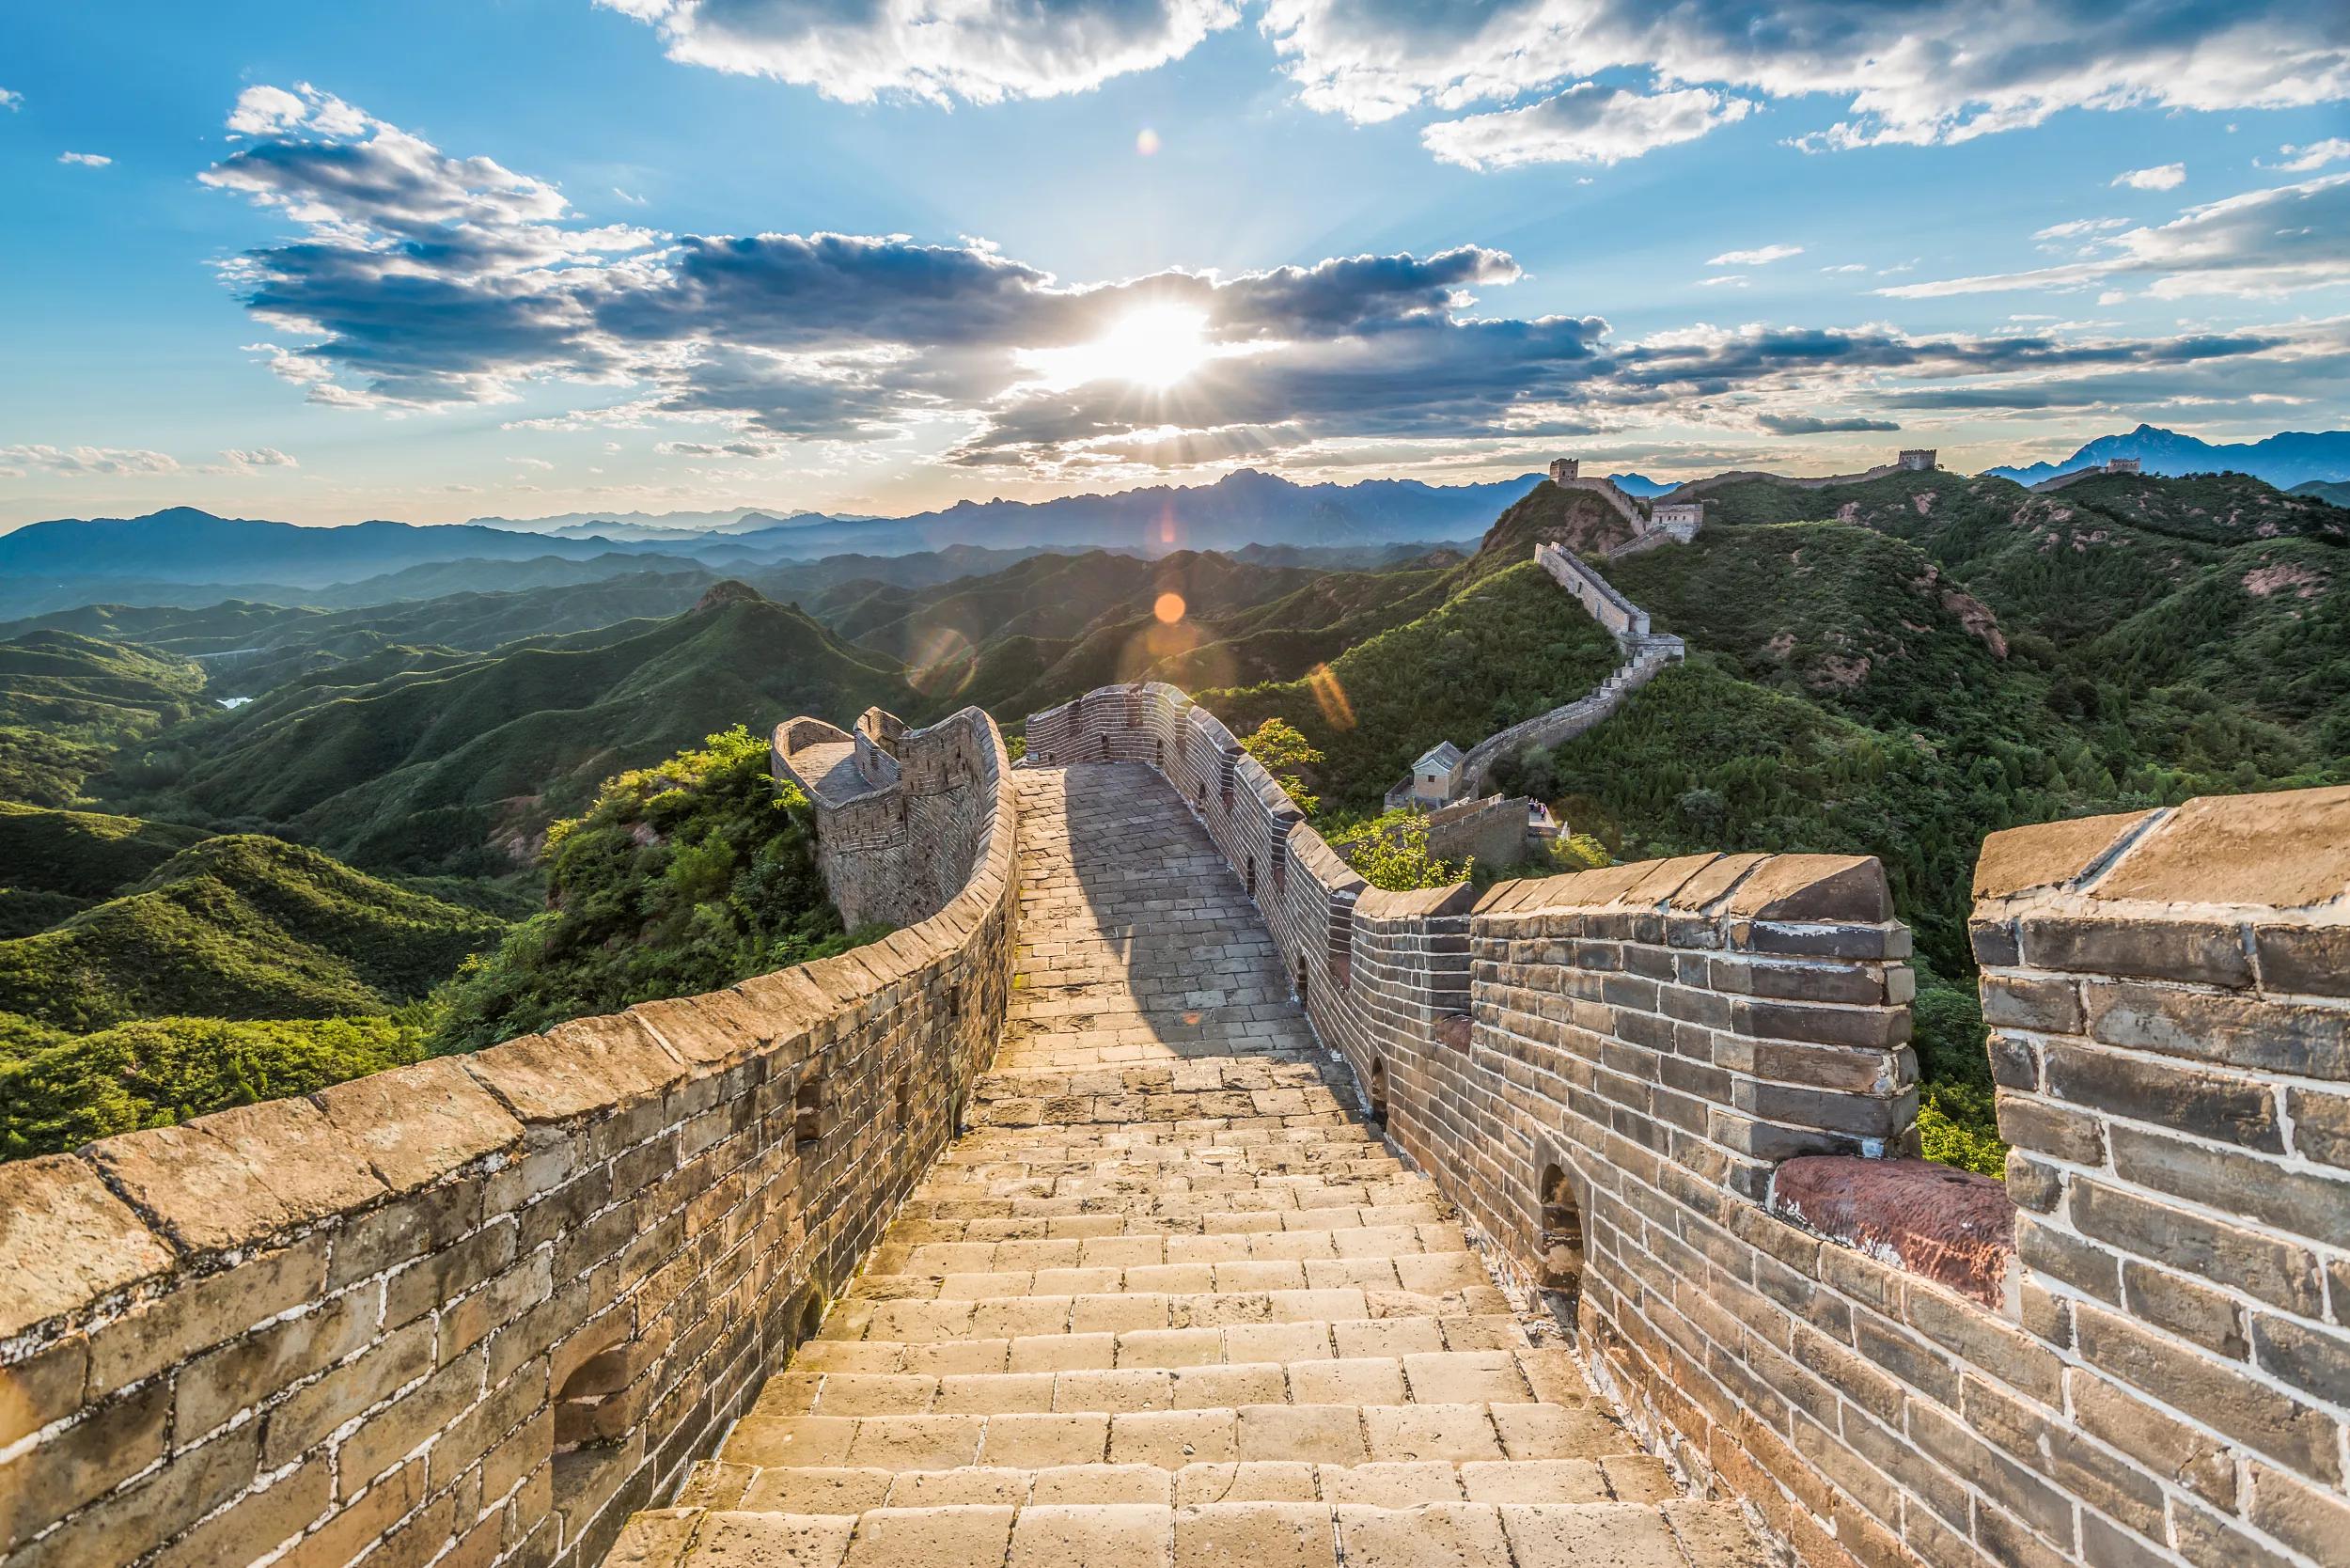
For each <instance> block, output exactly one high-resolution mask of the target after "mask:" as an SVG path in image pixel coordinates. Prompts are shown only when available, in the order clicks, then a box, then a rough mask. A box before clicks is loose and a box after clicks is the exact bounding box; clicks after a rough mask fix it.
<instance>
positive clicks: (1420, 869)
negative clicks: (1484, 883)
mask: <svg viewBox="0 0 2350 1568" xmlns="http://www.w3.org/2000/svg"><path fill="white" fill-rule="evenodd" d="M1329 843H1330V847H1331V848H1332V849H1334V850H1337V851H1338V852H1339V853H1340V855H1344V856H1346V863H1347V864H1348V865H1350V866H1352V867H1354V868H1355V870H1358V871H1360V872H1361V873H1362V875H1363V880H1364V881H1365V882H1368V883H1370V884H1371V886H1373V887H1384V888H1386V889H1387V891H1388V892H1390V893H1406V892H1409V891H1411V890H1412V889H1413V888H1415V887H1449V886H1451V885H1452V884H1454V883H1456V882H1466V881H1467V880H1468V878H1469V873H1470V872H1471V871H1472V870H1475V869H1476V861H1475V860H1474V858H1472V857H1466V856H1465V857H1463V858H1462V859H1460V860H1457V861H1451V860H1440V859H1438V858H1437V857H1436V856H1434V855H1431V854H1429V853H1428V819H1427V818H1426V817H1424V816H1422V815H1421V814H1420V813H1419V812H1418V811H1413V810H1408V809H1405V808H1401V807H1399V808H1396V809H1395V810H1392V811H1382V812H1381V813H1379V815H1377V816H1375V817H1373V818H1371V820H1370V821H1368V822H1360V823H1355V824H1354V825H1353V826H1352V827H1345V828H1340V829H1339V830H1338V831H1337V832H1336V833H1334V834H1332V835H1331V836H1330V839H1329Z"/></svg>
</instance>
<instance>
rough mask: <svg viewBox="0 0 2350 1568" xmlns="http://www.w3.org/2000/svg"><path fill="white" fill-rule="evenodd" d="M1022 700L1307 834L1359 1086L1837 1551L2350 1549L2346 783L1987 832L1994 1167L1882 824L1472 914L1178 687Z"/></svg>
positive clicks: (1335, 1010)
mask: <svg viewBox="0 0 2350 1568" xmlns="http://www.w3.org/2000/svg"><path fill="white" fill-rule="evenodd" d="M1028 732H1029V756H1030V757H1031V758H1032V759H1033V760H1037V761H1039V762H1044V763H1050V762H1058V761H1064V760H1082V759H1084V758H1088V757H1092V756H1096V755H1100V754H1102V752H1103V750H1104V748H1105V747H1106V748H1107V754H1108V755H1111V756H1114V757H1118V758H1121V759H1125V760H1142V761H1153V760H1161V765H1162V766H1163V767H1164V768H1165V769H1166V770H1167V773H1168V776H1169V777H1170V778H1171V779H1173V780H1174V781H1175V782H1176V784H1177V787H1178V788H1179V789H1181V790H1183V792H1184V798H1185V799H1186V800H1188V801H1192V802H1193V803H1194V805H1195V808H1197V809H1199V811H1200V813H1201V815H1202V818H1203V820H1204V821H1205V822H1206V823H1207V824H1208V827H1209V831H1210V832H1211V834H1212V835H1214V837H1215V839H1216V841H1217V843H1218V844H1219V845H1221V846H1223V847H1224V850H1225V853H1226V854H1227V855H1235V854H1236V852H1237V854H1238V855H1260V854H1261V845H1263V844H1264V843H1266V842H1267V841H1268V840H1271V841H1274V842H1277V843H1279V844H1280V845H1281V846H1282V848H1281V852H1280V861H1281V863H1282V864H1283V865H1284V866H1285V868H1286V870H1285V872H1284V874H1283V875H1282V876H1281V877H1279V878H1277V879H1276V880H1274V881H1271V882H1268V881H1267V880H1266V879H1265V878H1264V877H1263V876H1262V874H1261V873H1260V875H1259V876H1258V878H1257V880H1256V883H1255V891H1256V896H1257V899H1258V902H1259V903H1260V905H1261V907H1262V908H1263V910H1264V913H1265V916H1266V919H1267V923H1268V925H1269V926H1270V927H1271V929H1272V931H1273V933H1274V936H1275V939H1276V941H1277V943H1278V944H1279V946H1280V948H1281V950H1282V953H1283V955H1284V962H1285V964H1286V965H1287V966H1288V967H1289V968H1290V970H1291V972H1292V974H1293V976H1294V977H1299V978H1300V980H1301V984H1300V989H1301V991H1302V993H1303V995H1304V996H1305V999H1306V1002H1307V1008H1308V1013H1309V1015H1310V1016H1311V1018H1312V1020H1313V1023H1314V1027H1315V1028H1316V1029H1317V1031H1318V1032H1319V1033H1320V1036H1321V1038H1322V1039H1323V1041H1324V1043H1326V1044H1328V1045H1329V1046H1330V1047H1331V1048H1333V1049H1334V1050H1337V1051H1339V1052H1340V1054H1342V1055H1343V1056H1344V1057H1345V1058H1347V1060H1348V1061H1349V1062H1350V1063H1351V1064H1352V1065H1353V1067H1354V1070H1355V1074H1356V1076H1357V1080H1358V1083H1359V1085H1360V1088H1361V1091H1362V1094H1363V1097H1364V1100H1365V1102H1366V1104H1367V1105H1373V1106H1375V1107H1376V1109H1377V1110H1378V1111H1379V1112H1380V1114H1382V1115H1383V1116H1384V1117H1385V1119H1386V1122H1387V1130H1388V1133H1389V1136H1390V1137H1392V1138H1393V1139H1394V1141H1395V1142H1396V1144H1397V1146H1398V1147H1399V1148H1400V1149H1402V1151H1403V1152H1405V1153H1406V1154H1408V1155H1409V1156H1411V1157H1412V1158H1413V1159H1414V1160H1416V1161H1417V1162H1418V1164H1419V1165H1420V1166H1421V1167H1422V1168H1425V1169H1426V1170H1428V1171H1429V1173H1430V1174H1431V1175H1432V1176H1433V1177H1434V1178H1435V1180H1436V1181H1437V1182H1438V1184H1440V1185H1441V1186H1442V1187H1443V1188H1444V1190H1445V1191H1446V1193H1447V1194H1448V1196H1449V1197H1450V1198H1451V1199H1452V1200H1454V1201H1455V1202H1457V1203H1458V1204H1459V1205H1460V1206H1461V1208H1462V1210H1463V1212H1464V1214H1465V1215H1466V1216H1467V1217H1468V1219H1469V1221H1470V1222H1471V1224H1472V1226H1473V1228H1474V1229H1475V1230H1477V1231H1479V1232H1480V1233H1481V1237H1482V1239H1483V1241H1484V1243H1485V1244H1486V1246H1487V1248H1488V1255H1489V1257H1491V1258H1492V1259H1493V1260H1494V1261H1495V1262H1496V1264H1497V1266H1499V1267H1500V1268H1501V1269H1502V1270H1503V1272H1505V1274H1508V1275H1510V1276H1512V1277H1514V1278H1517V1279H1518V1280H1520V1281H1522V1282H1524V1283H1527V1284H1528V1285H1539V1286H1543V1287H1544V1288H1545V1289H1546V1290H1547V1291H1548V1293H1549V1294H1547V1296H1546V1299H1547V1300H1548V1301H1550V1302H1551V1304H1552V1305H1553V1306H1554V1307H1555V1308H1557V1309H1559V1310H1561V1311H1562V1312H1565V1313H1568V1314H1570V1315H1571V1317H1572V1320H1573V1322H1574V1323H1575V1326H1576V1327H1577V1329H1578V1331H1579V1333H1580V1337H1581V1341H1582V1345H1583V1348H1584V1350H1585V1352H1586V1359H1587V1362H1588V1363H1589V1364H1590V1366H1591V1368H1592V1370H1593V1372H1594V1373H1595V1375H1596V1376H1598V1377H1599V1378H1600V1379H1601V1380H1602V1381H1603V1382H1605V1383H1606V1384H1607V1385H1609V1386H1610V1387H1611V1388H1613V1390H1614V1391H1615V1392H1616V1393H1617V1394H1618V1396H1619V1397H1620V1398H1621V1400H1622V1403H1623V1404H1624V1406H1625V1408H1626V1410H1627V1412H1628V1413H1629V1414H1630V1415H1631V1417H1632V1418H1633V1419H1634V1420H1635V1422H1636V1424H1637V1426H1638V1427H1639V1428H1640V1429H1641V1430H1642V1431H1644V1432H1645V1433H1646V1434H1647V1435H1649V1437H1650V1438H1651V1439H1652V1440H1653V1443H1654V1445H1655V1446H1656V1447H1657V1448H1658V1449H1659V1450H1661V1451H1664V1452H1666V1453H1668V1454H1669V1455H1670V1456H1671V1457H1672V1458H1673V1459H1674V1460H1675V1461H1676V1463H1677V1464H1678V1465H1679V1466H1680V1467H1681V1468H1682V1470H1683V1471H1684V1474H1685V1475H1686V1476H1687V1477H1689V1478H1690V1479H1691V1480H1693V1481H1694V1482H1698V1483H1699V1484H1700V1485H1703V1486H1706V1487H1709V1488H1711V1489H1713V1490H1715V1491H1716V1492H1718V1493H1722V1494H1727V1495H1734V1496H1737V1497H1741V1498H1743V1499H1744V1500H1746V1501H1747V1503H1748V1505H1749V1506H1750V1508H1751V1509H1752V1511H1753V1512H1754V1513H1755V1514H1756V1516H1757V1517H1758V1518H1759V1520H1760V1521H1761V1522H1762V1523H1763V1525H1764V1526H1765V1527H1766V1528H1767V1529H1769V1530H1770V1531H1771V1532H1772V1533H1773V1534H1774V1535H1775V1536H1777V1537H1778V1539H1779V1540H1780V1541H1782V1542H1784V1543H1786V1544H1789V1545H1790V1546H1791V1548H1792V1549H1793V1551H1794V1554H1795V1555H1796V1556H1797V1558H1798V1559H1799V1560H1803V1561H1806V1562H1813V1563H1821V1564H1832V1565H1838V1568H1841V1565H1844V1564H1851V1563H1858V1564H1865V1565H1868V1568H1878V1565H1884V1564H1930V1565H1933V1568H1946V1565H1974V1564H1997V1565H2000V1568H2040V1565H2043V1564H2049V1565H2053V1564H2059V1563H2066V1562H2086V1563H2090V1564H2093V1565H2097V1568H2151V1565H2154V1564H2168V1565H2170V1568H2180V1565H2190V1568H2223V1565H2224V1568H2243V1565H2247V1564H2253V1565H2259V1568H2288V1565H2290V1568H2332V1565H2337V1564H2342V1563H2343V1562H2346V1561H2350V1493H2345V1488H2344V1477H2345V1470H2346V1469H2350V1450H2346V1449H2345V1443H2350V1326H2346V1325H2350V790H2317V791H2304V792H2296V793H2292V794H2284V795H2266V796H2252V797H2241V798H2225V799H2213V800H2203V801H2196V802H2192V803H2190V804H2188V805H2187V806H2185V807H2182V808H2177V809H2176V810H2174V811H2170V812H2163V813H2148V814H2145V815H2143V816H2137V817H2130V818H2123V819H2102V820H2098V821H2094V822H2090V823H2054V824H2049V825H2047V826H2045V827H2036V828H2026V829H2018V830H2015V831H2013V832H2011V833H2006V834H2000V835H1996V836H1995V837H1994V838H1993V839H1991V840H1990V841H1989V843H1987V844H1986V846H1985V848H1984V853H1983V856H1982V867H1981V869H1980V871H1979V875H1978V884H1977V895H1978V900H1979V907H1978V910H1977V917H1976V925H1975V940H1976V946H1977V953H1978V956H1979V957H1980V959H1981V960H1982V964H1983V965H1984V977H1983V1002H1984V1011H1985V1014H1986V1017H1987V1018H1988V1019H1989V1020H1990V1022H1991V1024H1992V1027H1993V1038H1992V1065H1993V1068H1994V1071H1995V1074H1997V1076H1998V1080H1999V1082H2000V1083H2001V1085H2002V1086H2003V1087H2002V1090H2001V1093H2000V1107H1999V1114H2000V1124H2001V1130H2002V1133H2003V1135H2004V1136H2005V1137H2008V1138H2009V1139H2010V1140H2011V1141H2012V1142H2013V1144H2014V1145H2015V1146H2016V1152H2015V1153H2014V1155H2013V1158H2012V1159H2011V1162H2010V1168H2009V1172H2008V1178H2007V1181H2006V1182H2005V1183H2004V1184H2001V1183H1998V1182H1992V1181H1989V1180H1987V1179H1984V1178H1980V1177H1972V1176H1968V1175H1966V1174H1965V1173H1963V1172H1957V1171H1952V1170H1950V1169H1948V1168H1944V1167H1940V1166H1934V1165H1929V1164H1926V1163H1924V1162H1922V1161H1918V1160H1916V1159H1914V1158H1910V1157H1908V1156H1910V1155H1913V1154H1914V1152H1915V1141H1916V1131H1915V1115H1916V1105H1917V1091H1916V1088H1915V1077H1916V1061H1915V1058H1914V1057H1913V1055H1912V1053H1911V1051H1910V1049H1909V1047H1908V1045H1907V1039H1908V1031H1909V1023H1910V1020H1909V1006H1908V1004H1909V1001H1910V997H1911V994H1912V989H1913V981H1912V979H1911V976H1910V973H1909V970H1908V968H1907V965H1906V964H1905V963H1904V960H1905V959H1906V958H1907V956H1908V953H1909V933H1908V932H1907V930H1906V929H1905V928H1904V927H1903V926H1902V925H1901V924H1900V923H1898V922H1897V921H1895V920H1894V919H1893V918H1892V917H1891V907H1890V901H1889V899H1888V894H1887V889H1886V884H1885V879H1884V874H1883V870H1882V869H1881V868H1880V867H1879V866H1878V865H1877V863H1876V862H1875V861H1874V860H1872V859H1856V858H1849V857H1841V856H1818V855H1697V856H1690V857H1686V858H1684V859H1680V860H1670V861H1658V862H1649V863H1645V864H1641V865H1636V866H1624V867H1612V868H1608V869H1606V870H1599V871H1590V872H1583V873H1578V874H1576V875H1575V876H1570V877H1559V878H1550V879H1546V880H1543V881H1539V882H1522V883H1505V884H1501V885H1499V886H1495V887H1494V888H1492V889H1490V890H1488V891H1487V892H1486V893H1485V894H1484V895H1482V896H1481V898H1478V899H1477V900H1475V902H1474V904H1473V906H1472V905H1471V902H1470V900H1469V896H1468V894H1467V892H1466V890H1465V889H1458V888H1454V889H1442V888H1440V889H1434V890H1431V891H1428V892H1423V893H1410V894H1392V893H1386V892H1381V891H1379V890H1376V889H1368V888H1366V887H1364V886H1363V885H1362V883H1361V879H1360V878H1359V877H1356V876H1355V874H1354V873H1353V872H1352V871H1351V870H1347V869H1346V868H1345V866H1344V864H1343V862H1342V861H1340V859H1339V857H1338V856H1337V855H1335V854H1333V853H1332V852H1331V851H1330V849H1329V847H1328V846H1327V845H1326V844H1324V842H1323V841H1322V839H1321V838H1320V837H1319V835H1317V834H1315V833H1314V832H1313V831H1312V829H1311V828H1309V827H1308V826H1306V825H1305V824H1304V823H1301V822H1299V821H1297V820H1296V818H1295V815H1294V813H1293V811H1291V812H1285V811H1284V810H1283V809H1282V808H1283V807H1285V806H1286V802H1281V803H1280V804H1279V805H1278V806H1277V805H1276V804H1274V802H1275V801H1276V800H1277V790H1276V791H1275V792H1274V793H1273V794H1272V795H1267V794H1266V793H1264V792H1263V791H1262V790H1261V788H1259V787H1258V785H1257V782H1256V781H1257V780H1259V779H1261V778H1262V775H1261V770H1255V764H1254V763H1253V762H1252V761H1250V760H1247V759H1246V758H1243V759H1242V760H1241V761H1240V762H1239V764H1238V765H1237V768H1236V769H1235V775H1236V782H1237V787H1236V788H1235V790H1234V791H1233V792H1232V793H1231V799H1230V801H1229V802H1227V801H1226V800H1225V798H1224V796H1223V794H1222V793H1221V792H1219V791H1217V790H1216V789H1215V788H1214V785H1213V783H1211V784H1210V785H1209V787H1208V788H1207V790H1206V792H1205V793H1204V794H1201V793H1200V792H1199V790H1198V784H1199V770H1200V767H1201V765H1202V764H1201V760H1200V759H1201V758H1202V757H1205V756H1207V755H1210V754H1213V753H1215V752H1216V751H1217V748H1218V747H1220V746H1221V745H1223V744H1224V743H1225V741H1226V739H1227V737H1225V735H1224V731H1223V729H1222V726H1221V725H1219V724H1216V723H1215V722H1214V720H1213V719H1211V718H1208V717H1207V716H1206V715H1204V714H1200V713H1198V712H1197V710H1196V709H1194V708H1193V706H1192V705H1191V704H1190V702H1189V700H1188V699H1187V698H1184V697H1183V694H1182V693H1180V692H1177V691H1174V690H1173V689H1172V688H1170V687H1165V686H1157V685H1152V686H1140V687H1115V688H1106V689H1105V691H1103V692H1096V693H1093V694H1090V695H1089V697H1088V698H1085V699H1084V700H1083V701H1081V702H1078V703H1073V704H1070V705H1067V706H1065V707H1063V708H1061V709H1058V710H1054V711H1052V712H1050V713H1043V714H1039V715H1037V716H1036V717H1035V718H1032V719H1031V720H1030V721H1029V731H1028ZM1193 737H1197V738H1198V740H1199V744H1198V745H1193V746H1188V747H1187V746H1185V745H1183V744H1182V743H1183V741H1184V740H1185V739H1186V738H1193ZM1162 759H1164V760H1162ZM1252 770H1254V772H1253V773H1252ZM1264 782H1265V783H1268V784H1269V782H1270V781H1269V780H1264ZM1234 863H1235V865H1241V864H1243V862H1242V860H1240V859H1237V858H1236V859H1235V861H1234ZM1259 864H1260V866H1261V864H1262V861H1261V859H1260V861H1259Z"/></svg>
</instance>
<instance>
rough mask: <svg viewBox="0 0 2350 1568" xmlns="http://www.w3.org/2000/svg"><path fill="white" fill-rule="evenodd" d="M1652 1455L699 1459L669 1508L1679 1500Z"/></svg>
mask: <svg viewBox="0 0 2350 1568" xmlns="http://www.w3.org/2000/svg"><path fill="white" fill-rule="evenodd" d="M1680 1495H1681V1494H1680V1490H1679V1488H1678V1487H1676V1486H1675V1485H1674V1483H1673V1481H1672V1477H1671V1476H1670V1475H1669V1473H1668V1472H1667V1470H1666V1468H1665V1462H1664V1461H1663V1460H1661V1459H1659V1458H1657V1457H1655V1456H1654V1455H1653V1454H1646V1453H1607V1454H1601V1455H1599V1456H1597V1457H1595V1458H1589V1459H1487V1460H1477V1461H1472V1462H1470V1463H1468V1464H1465V1465H1455V1464H1448V1463H1445V1462H1443V1461H1441V1460H1433V1461H1424V1462H1410V1461H1406V1462H1396V1463H1389V1464H1384V1465H1311V1464H1307V1463H1304V1462H1302V1461H1284V1460H1259V1461H1256V1462H1253V1463H1250V1464H1246V1465H1185V1466H1183V1467H1182V1468H1181V1469H1174V1470H1168V1469H1162V1468H1161V1467H1160V1466H1156V1465H1062V1466H1048V1467H1046V1468H1042V1469H1013V1468H1010V1467H1005V1466H978V1465H975V1466H966V1467H964V1468H962V1469H955V1470H885V1469H880V1468H874V1467H867V1468H857V1467H854V1466H808V1467H806V1468H794V1467H790V1466H784V1467H769V1466H759V1465H734V1464H729V1463H727V1462H725V1461H723V1460H703V1461H701V1462H700V1463H699V1464H697V1465H696V1466H694V1469H693V1473H692V1474H691V1475H689V1476H688V1477H687V1478H686V1482H685V1484H684V1486H683V1487H682V1488H681V1489H680V1491H679V1493H678V1498H677V1502H678V1506H679V1507H681V1508H712V1509H741V1510H744V1511H747V1512H752V1513H868V1512H870V1511H871V1510H873V1509H876V1508H938V1507H953V1506H958V1505H960V1506H973V1505H984V1506H994V1507H1011V1508H1022V1507H1026V1506H1028V1505H1029V1504H1031V1503H1036V1504H1053V1503H1152V1504H1157V1505H1159V1506H1161V1507H1175V1508H1185V1507H1197V1506H1199V1505H1200V1504H1202V1503H1217V1502H1300V1503H1313V1502H1319V1503H1332V1504H1360V1505H1367V1506H1370V1507H1374V1508H1410V1507H1416V1506H1418V1505H1420V1504H1423V1503H1449V1502H1488V1503H1501V1502H1520V1503H1525V1502H1550V1503H1578V1502H1594V1503H1596V1502H1637V1503H1659V1502H1669V1501H1671V1500H1673V1499H1674V1498H1676V1497H1679V1496H1680Z"/></svg>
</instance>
